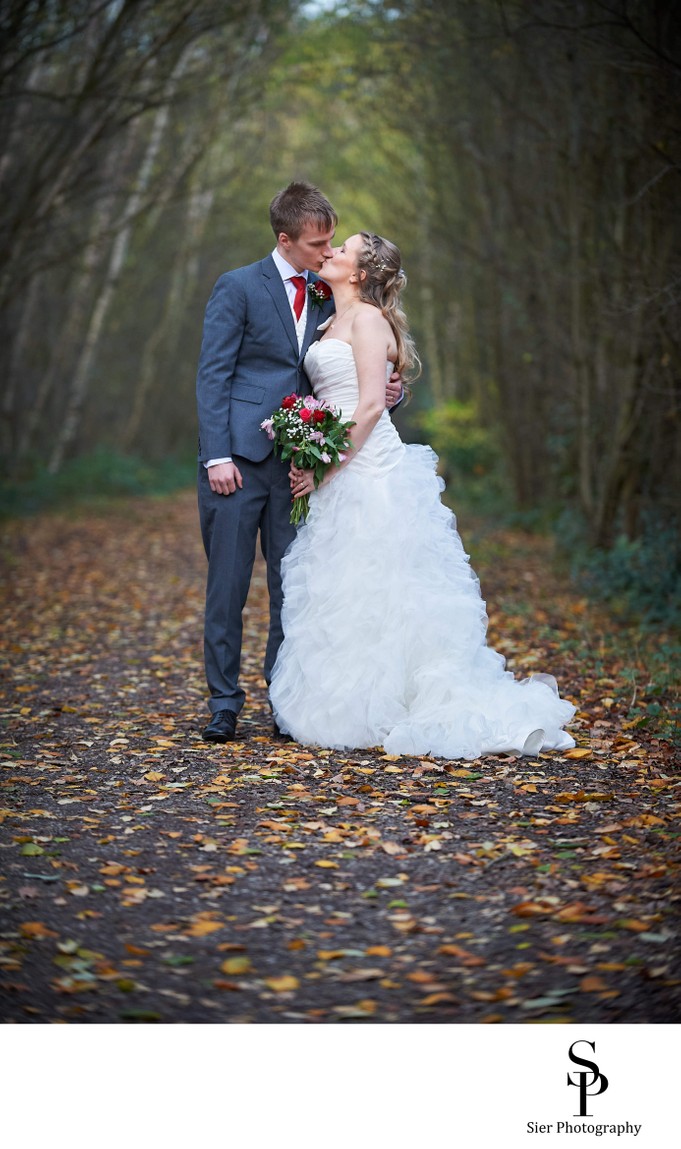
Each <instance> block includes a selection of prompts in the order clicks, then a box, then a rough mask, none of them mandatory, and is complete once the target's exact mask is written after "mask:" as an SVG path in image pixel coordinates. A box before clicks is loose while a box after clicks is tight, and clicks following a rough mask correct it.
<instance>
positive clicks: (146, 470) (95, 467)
mask: <svg viewBox="0 0 681 1149" xmlns="http://www.w3.org/2000/svg"><path fill="white" fill-rule="evenodd" d="M195 477H196V462H195V461H193V460H191V459H189V458H187V459H181V460H180V459H172V458H169V459H165V460H164V461H163V462H160V463H153V464H152V463H149V462H147V461H145V460H142V459H139V458H135V457H132V456H127V455H119V454H116V453H115V452H113V451H107V450H105V449H103V448H100V449H98V450H96V451H94V452H93V453H92V454H91V455H84V456H81V457H80V458H78V459H73V460H72V461H71V462H68V463H66V464H65V465H64V467H63V469H62V470H61V471H60V472H59V474H57V475H50V474H48V473H47V471H46V470H45V468H44V467H42V468H40V469H36V470H35V471H34V472H33V473H32V474H31V476H30V478H27V479H25V480H18V481H17V480H14V481H12V480H5V481H3V482H2V483H0V517H2V518H13V517H18V516H22V515H32V514H37V513H38V512H41V511H45V510H50V509H53V508H56V507H64V506H76V505H78V506H80V505H83V504H85V503H99V502H102V501H106V500H108V499H112V498H121V497H126V496H127V497H131V496H132V497H134V496H137V495H162V494H167V493H169V492H170V491H174V490H177V489H178V488H180V487H186V486H188V485H190V484H191V483H193V482H194V480H195Z"/></svg>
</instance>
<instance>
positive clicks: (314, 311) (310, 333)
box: [300, 272, 334, 361]
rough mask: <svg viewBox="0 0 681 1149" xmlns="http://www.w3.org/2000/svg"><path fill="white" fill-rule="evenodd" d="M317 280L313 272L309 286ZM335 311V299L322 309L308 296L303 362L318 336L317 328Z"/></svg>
mask: <svg viewBox="0 0 681 1149" xmlns="http://www.w3.org/2000/svg"><path fill="white" fill-rule="evenodd" d="M317 279H318V276H316V275H314V274H313V273H312V272H310V274H309V275H308V279H307V282H308V286H309V285H310V284H311V283H316V282H317ZM333 310H334V307H333V299H331V300H330V301H329V302H328V303H325V304H323V305H322V306H321V307H318V306H317V304H316V303H313V302H312V300H311V299H310V296H309V294H308V297H307V322H306V324H305V334H304V336H303V346H302V347H301V349H300V358H301V361H302V360H303V359H304V358H305V355H306V353H307V350H308V348H309V346H310V344H311V343H312V340H313V338H314V336H315V334H316V331H317V328H318V327H319V324H320V323H323V322H324V320H325V319H328V318H329V316H330V315H331V314H332V312H333Z"/></svg>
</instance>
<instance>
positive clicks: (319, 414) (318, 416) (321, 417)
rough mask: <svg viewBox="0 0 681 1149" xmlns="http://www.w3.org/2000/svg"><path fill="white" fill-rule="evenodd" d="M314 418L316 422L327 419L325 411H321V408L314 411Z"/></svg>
mask: <svg viewBox="0 0 681 1149" xmlns="http://www.w3.org/2000/svg"><path fill="white" fill-rule="evenodd" d="M312 418H313V419H314V421H315V423H323V422H324V420H325V419H326V415H325V413H324V412H323V411H320V410H319V408H317V410H316V411H313V412H312Z"/></svg>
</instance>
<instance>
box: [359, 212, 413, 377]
mask: <svg viewBox="0 0 681 1149" xmlns="http://www.w3.org/2000/svg"><path fill="white" fill-rule="evenodd" d="M360 235H361V237H362V240H363V246H362V249H361V251H360V253H359V256H358V259H357V269H358V271H363V272H364V273H365V274H364V276H363V277H362V276H360V282H359V298H360V299H361V300H362V302H363V303H371V304H373V306H374V307H378V308H379V310H380V311H381V312H382V313H383V315H384V316H385V318H386V319H387V320H388V323H389V324H390V326H391V327H392V330H393V334H394V336H395V342H396V343H397V360H396V362H395V369H396V370H397V371H399V372H400V374H401V375H402V377H403V378H405V380H406V377H407V376H408V374H409V373H410V372H411V373H412V379H415V378H417V376H418V375H419V373H420V370H421V362H420V360H419V357H418V354H417V351H416V346H415V344H414V340H413V339H412V337H411V335H410V334H409V326H408V324H407V317H406V315H405V314H404V311H403V310H402V308H401V307H400V294H401V292H402V289H403V288H404V287H405V286H406V283H407V277H406V275H405V274H404V271H403V269H402V260H401V257H400V253H399V250H398V248H397V247H395V244H394V243H391V242H390V240H388V239H383V238H382V237H381V236H380V235H374V234H373V233H372V232H368V231H362V232H360Z"/></svg>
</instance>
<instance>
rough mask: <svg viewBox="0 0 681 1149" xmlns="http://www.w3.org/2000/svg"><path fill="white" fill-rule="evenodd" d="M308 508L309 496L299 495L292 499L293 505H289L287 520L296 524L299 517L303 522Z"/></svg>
mask: <svg viewBox="0 0 681 1149" xmlns="http://www.w3.org/2000/svg"><path fill="white" fill-rule="evenodd" d="M309 509H310V496H309V495H299V496H298V497H297V498H295V499H294V500H293V506H292V507H291V518H290V520H289V521H290V522H292V523H295V525H296V526H298V523H299V522H300V520H301V519H302V520H303V522H305V520H306V518H307V514H308V511H309Z"/></svg>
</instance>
